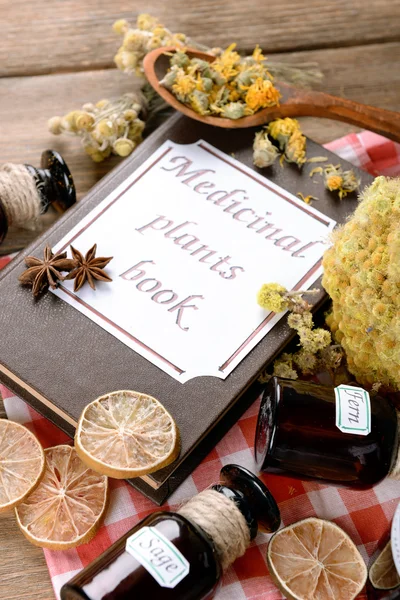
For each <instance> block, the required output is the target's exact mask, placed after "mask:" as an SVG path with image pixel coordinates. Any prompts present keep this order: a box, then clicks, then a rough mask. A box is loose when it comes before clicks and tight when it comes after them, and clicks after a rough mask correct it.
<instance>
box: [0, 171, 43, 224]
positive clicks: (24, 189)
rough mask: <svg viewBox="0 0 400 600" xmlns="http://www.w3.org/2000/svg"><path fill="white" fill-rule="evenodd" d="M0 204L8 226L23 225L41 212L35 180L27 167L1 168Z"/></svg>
mask: <svg viewBox="0 0 400 600" xmlns="http://www.w3.org/2000/svg"><path fill="white" fill-rule="evenodd" d="M0 202H1V204H2V206H3V209H4V212H5V214H6V217H7V222H8V225H9V226H10V225H17V226H18V225H23V224H25V223H26V222H27V221H32V220H34V219H36V218H37V217H38V216H39V215H40V212H41V198H40V196H39V192H38V190H37V188H36V185H35V180H34V178H33V177H32V175H31V174H30V173H29V171H28V169H27V168H26V167H25V165H14V164H12V163H7V164H5V165H3V166H2V167H1V168H0Z"/></svg>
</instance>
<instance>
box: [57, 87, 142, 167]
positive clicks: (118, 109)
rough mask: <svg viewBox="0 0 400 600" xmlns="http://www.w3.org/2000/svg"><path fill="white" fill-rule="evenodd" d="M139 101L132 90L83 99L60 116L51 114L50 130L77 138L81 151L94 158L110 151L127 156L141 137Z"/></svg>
mask: <svg viewBox="0 0 400 600" xmlns="http://www.w3.org/2000/svg"><path fill="white" fill-rule="evenodd" d="M140 111H141V102H140V99H139V97H138V96H136V95H135V94H125V95H124V96H122V97H121V98H119V99H118V100H116V101H110V100H107V99H102V100H99V101H98V102H97V103H96V104H92V103H86V104H85V105H84V106H83V109H82V110H74V111H72V112H70V113H68V114H67V115H65V116H64V117H52V118H51V119H50V120H49V123H48V127H49V130H50V131H51V132H52V133H55V134H58V133H70V134H75V135H77V136H79V137H80V138H81V141H82V145H83V147H84V149H85V152H86V153H87V154H88V155H89V156H90V157H91V158H92V160H94V161H95V162H101V161H102V160H104V159H105V158H107V157H108V156H110V154H111V153H114V154H117V155H119V156H128V155H129V154H130V153H131V152H132V151H133V149H134V148H135V147H136V146H137V145H138V144H139V143H140V142H141V141H142V132H143V129H144V122H143V121H142V120H141V119H139V118H138V114H139V113H140Z"/></svg>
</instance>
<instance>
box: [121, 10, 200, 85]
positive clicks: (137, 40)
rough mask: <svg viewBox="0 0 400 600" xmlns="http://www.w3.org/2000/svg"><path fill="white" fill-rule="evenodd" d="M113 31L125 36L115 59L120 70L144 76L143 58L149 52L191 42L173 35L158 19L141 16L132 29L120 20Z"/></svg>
mask: <svg viewBox="0 0 400 600" xmlns="http://www.w3.org/2000/svg"><path fill="white" fill-rule="evenodd" d="M113 30H114V32H115V33H117V34H118V35H122V36H123V40H122V45H121V47H120V48H119V50H118V52H117V54H116V55H115V57H114V62H115V64H116V65H117V67H118V69H120V70H121V71H124V72H126V73H136V75H139V76H143V64H142V63H143V58H144V57H145V56H146V54H147V53H148V52H150V51H151V50H154V49H155V48H160V47H161V46H176V47H182V48H183V47H184V45H185V44H186V43H188V42H189V40H188V38H186V36H185V35H184V34H182V33H171V32H170V31H169V30H168V29H167V28H166V27H164V25H162V24H161V23H160V22H159V21H158V19H157V18H156V17H153V16H151V15H149V14H145V13H144V14H140V15H139V16H138V18H137V20H136V24H135V25H134V26H133V27H131V26H130V25H129V23H128V22H127V21H125V20H124V19H120V20H118V21H116V22H115V23H114V25H113Z"/></svg>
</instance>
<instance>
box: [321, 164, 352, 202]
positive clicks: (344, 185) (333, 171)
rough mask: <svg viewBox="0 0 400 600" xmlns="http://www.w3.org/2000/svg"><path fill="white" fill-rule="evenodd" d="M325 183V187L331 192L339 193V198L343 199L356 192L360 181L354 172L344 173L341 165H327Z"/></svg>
mask: <svg viewBox="0 0 400 600" xmlns="http://www.w3.org/2000/svg"><path fill="white" fill-rule="evenodd" d="M324 182H325V187H326V189H328V190H329V191H330V192H334V191H337V192H338V193H339V198H340V199H342V198H344V197H345V196H347V194H349V193H351V192H355V191H356V190H357V189H358V187H359V185H360V180H359V179H358V177H357V176H356V174H355V173H354V171H352V170H351V169H350V170H349V171H343V170H342V167H341V166H340V165H327V166H326V167H325V170H324Z"/></svg>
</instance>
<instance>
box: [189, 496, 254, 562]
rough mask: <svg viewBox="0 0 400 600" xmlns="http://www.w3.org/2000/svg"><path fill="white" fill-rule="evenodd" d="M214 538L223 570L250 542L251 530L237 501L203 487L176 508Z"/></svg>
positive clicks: (241, 553) (240, 554) (243, 551)
mask: <svg viewBox="0 0 400 600" xmlns="http://www.w3.org/2000/svg"><path fill="white" fill-rule="evenodd" d="M178 513H179V514H181V515H182V516H183V517H186V518H187V519H188V520H189V521H191V522H192V523H195V524H196V525H198V526H199V527H200V528H201V529H202V530H203V531H205V532H206V534H207V535H208V536H209V537H210V538H211V539H212V540H213V542H214V545H215V549H216V552H217V555H218V558H219V560H220V563H221V566H222V569H223V570H225V569H227V568H228V567H229V565H230V564H232V563H233V562H234V561H235V560H236V559H237V558H239V556H242V555H243V554H244V553H245V552H246V549H247V548H248V546H249V544H250V531H249V528H248V526H247V524H246V520H245V518H244V516H243V515H242V513H241V512H240V510H239V509H238V507H237V506H236V504H235V503H234V502H233V501H232V500H229V499H228V498H226V497H225V496H223V495H222V494H220V493H218V492H216V491H215V490H205V491H204V492H201V493H200V494H198V495H197V496H195V497H194V498H192V499H191V500H189V502H188V503H187V504H185V505H184V506H182V508H181V509H179V510H178Z"/></svg>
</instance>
